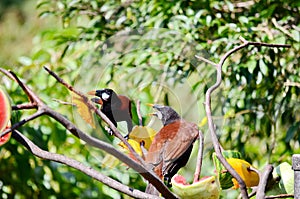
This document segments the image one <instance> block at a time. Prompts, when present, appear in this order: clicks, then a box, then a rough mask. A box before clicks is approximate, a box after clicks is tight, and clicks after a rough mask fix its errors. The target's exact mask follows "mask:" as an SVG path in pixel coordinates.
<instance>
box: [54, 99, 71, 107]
mask: <svg viewBox="0 0 300 199" xmlns="http://www.w3.org/2000/svg"><path fill="white" fill-rule="evenodd" d="M53 101H55V102H57V103H60V104H63V105H70V106H76V104H73V103H72V102H65V101H62V100H59V99H53Z"/></svg>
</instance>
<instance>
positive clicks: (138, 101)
mask: <svg viewBox="0 0 300 199" xmlns="http://www.w3.org/2000/svg"><path fill="white" fill-rule="evenodd" d="M136 112H137V115H138V118H139V125H140V126H143V117H142V114H141V100H137V101H136Z"/></svg>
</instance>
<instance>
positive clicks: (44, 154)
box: [12, 130, 160, 199]
mask: <svg viewBox="0 0 300 199" xmlns="http://www.w3.org/2000/svg"><path fill="white" fill-rule="evenodd" d="M12 137H13V138H14V139H16V140H17V141H18V142H20V143H21V144H22V145H24V146H25V147H26V148H27V149H28V150H29V151H30V152H31V153H32V154H33V155H35V156H37V157H39V158H43V159H46V160H51V161H55V162H59V163H62V164H65V165H68V166H70V167H72V168H74V169H77V170H79V171H81V172H82V173H85V174H86V175H89V176H90V177H92V178H94V179H96V180H97V181H99V182H102V183H103V184H106V185H107V186H110V187H111V188H113V189H115V190H117V191H120V192H123V193H125V194H127V195H129V196H131V197H134V198H149V199H151V198H155V199H158V198H160V197H157V196H153V195H150V194H147V193H144V192H142V191H139V190H137V189H133V188H131V187H128V186H126V185H123V184H122V183H120V182H118V181H116V180H114V179H112V178H109V177H107V176H105V175H103V174H101V173H100V172H98V171H96V170H95V169H93V168H91V167H88V166H85V165H84V164H82V163H81V162H78V161H76V160H74V159H71V158H69V157H67V156H64V155H60V154H56V153H50V152H48V151H45V150H42V149H41V148H39V147H38V146H37V145H35V144H34V143H33V142H32V141H30V140H29V139H28V138H27V137H26V136H24V135H23V134H21V133H20V132H18V131H16V130H14V131H13V134H12Z"/></svg>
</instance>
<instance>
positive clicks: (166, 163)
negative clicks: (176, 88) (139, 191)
mask: <svg viewBox="0 0 300 199" xmlns="http://www.w3.org/2000/svg"><path fill="white" fill-rule="evenodd" d="M153 108H154V109H156V110H157V111H158V112H157V113H155V114H154V115H156V116H157V117H158V118H159V119H160V120H161V121H162V123H163V125H164V126H163V127H162V129H161V130H160V131H159V132H158V133H157V134H156V136H155V137H154V139H153V142H152V144H151V145H150V148H149V151H148V153H147V155H146V157H145V161H146V162H147V163H148V164H150V165H152V167H153V170H154V172H155V173H156V174H157V175H158V176H159V177H160V178H162V179H164V180H165V181H167V184H168V185H170V181H171V178H172V177H173V176H174V175H175V174H176V173H177V172H178V170H179V169H180V168H181V167H184V166H185V165H186V163H187V162H188V159H189V157H190V154H191V152H192V149H193V143H194V142H195V140H196V139H197V138H198V135H199V132H198V127H197V125H196V124H194V123H191V122H187V121H185V120H183V119H182V118H181V117H180V116H179V114H178V113H177V112H176V111H174V110H173V109H172V108H171V107H168V106H161V105H153ZM153 190H154V191H153ZM156 191H157V190H155V189H153V187H152V186H151V185H150V186H149V185H148V187H147V189H146V192H147V193H152V194H157V192H156Z"/></svg>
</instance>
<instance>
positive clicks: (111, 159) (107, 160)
mask: <svg viewBox="0 0 300 199" xmlns="http://www.w3.org/2000/svg"><path fill="white" fill-rule="evenodd" d="M119 162H120V161H119V160H118V159H117V158H116V157H115V156H113V155H110V154H106V155H105V157H104V158H103V159H102V161H101V163H102V166H103V167H104V168H115V167H116V166H117V165H118V164H119Z"/></svg>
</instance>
